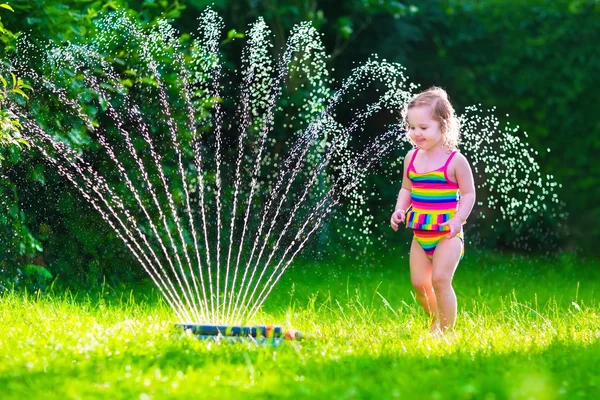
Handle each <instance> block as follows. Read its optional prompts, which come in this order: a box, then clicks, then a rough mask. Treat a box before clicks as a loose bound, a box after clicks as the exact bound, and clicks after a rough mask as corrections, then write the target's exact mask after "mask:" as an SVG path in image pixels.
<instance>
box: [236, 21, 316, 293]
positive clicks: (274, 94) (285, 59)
mask: <svg viewBox="0 0 600 400" xmlns="http://www.w3.org/2000/svg"><path fill="white" fill-rule="evenodd" d="M307 27H308V28H312V27H311V26H310V25H309V24H306V23H305V24H300V25H299V26H296V27H294V29H295V31H292V34H291V36H290V38H289V40H288V44H287V46H286V49H285V52H284V54H283V56H282V57H281V59H280V60H279V63H278V64H279V65H278V68H277V75H276V78H275V81H274V85H273V86H272V87H271V91H270V95H269V101H268V105H267V112H266V118H265V121H264V124H263V129H262V132H261V138H260V147H259V150H258V154H257V157H256V161H255V163H254V168H253V172H252V179H251V183H250V194H249V196H248V204H247V207H246V213H245V217H244V227H243V230H242V236H241V239H240V243H239V248H238V255H237V260H236V266H235V273H234V277H233V283H232V288H234V287H235V282H236V279H237V271H238V270H239V264H240V259H241V255H242V248H243V245H244V240H245V236H246V230H247V227H248V217H249V215H250V210H251V207H252V200H253V197H254V192H255V190H256V183H257V182H258V174H259V171H260V166H261V162H262V155H263V151H264V145H265V142H266V138H267V135H268V133H269V132H270V131H271V129H272V124H273V120H274V112H273V110H274V108H275V103H276V100H277V98H278V97H279V94H280V92H281V88H280V82H281V81H282V80H283V77H284V75H285V74H286V73H287V66H288V65H289V63H290V60H291V58H292V54H293V53H294V52H295V51H296V50H297V48H296V47H297V45H298V43H296V41H297V40H299V39H298V37H297V36H300V34H299V33H298V32H301V31H302V29H307Z"/></svg>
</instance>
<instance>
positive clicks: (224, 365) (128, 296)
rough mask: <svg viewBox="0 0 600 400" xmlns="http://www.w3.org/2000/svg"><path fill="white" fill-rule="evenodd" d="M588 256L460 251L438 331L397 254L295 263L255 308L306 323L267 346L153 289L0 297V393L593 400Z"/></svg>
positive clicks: (598, 274) (596, 382) (595, 379)
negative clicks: (183, 320) (211, 329)
mask: <svg viewBox="0 0 600 400" xmlns="http://www.w3.org/2000/svg"><path fill="white" fill-rule="evenodd" d="M599 266H600V265H599V263H598V261H593V262H590V261H584V260H580V259H576V258H573V257H562V258H560V259H552V260H549V259H543V258H535V257H523V256H516V255H502V254H495V253H477V252H475V251H471V252H470V253H469V254H468V256H467V257H466V258H465V260H464V261H463V262H462V263H461V266H460V267H459V270H458V271H457V274H456V278H455V289H456V292H457V296H458V301H459V316H458V324H457V327H456V330H455V332H454V333H453V334H451V335H447V336H445V337H441V338H440V337H435V336H432V335H430V334H429V333H428V331H427V320H426V317H425V315H424V314H423V313H422V312H421V310H420V309H419V307H418V306H417V303H416V301H415V300H414V297H413V295H412V292H411V287H410V282H409V277H408V271H407V259H406V258H397V259H385V260H382V261H378V262H369V263H367V262H365V261H357V260H339V261H337V262H325V261H320V262H313V263H307V262H304V263H298V265H296V266H295V267H294V268H293V269H291V270H290V271H288V272H287V273H286V275H284V278H283V279H282V281H281V282H279V284H278V285H277V287H276V289H275V291H274V292H273V294H272V296H271V297H270V298H269V299H268V300H267V302H266V304H265V307H264V309H263V314H262V315H260V316H259V319H258V320H257V323H276V324H279V325H283V326H284V327H285V328H295V329H298V330H300V331H302V332H305V333H306V336H307V338H306V339H305V340H304V341H302V342H286V343H284V344H282V345H281V346H279V347H272V346H260V345H256V344H253V343H236V344H230V343H213V342H208V341H200V340H197V339H195V338H193V337H190V336H187V335H185V334H182V333H180V332H178V331H176V330H175V329H174V328H173V323H174V322H177V321H175V320H174V317H173V314H172V313H171V311H170V310H169V309H168V307H166V306H165V305H164V303H163V302H162V301H161V300H160V297H159V295H158V294H157V292H156V291H155V290H153V289H152V288H151V287H150V286H144V285H140V286H139V287H136V288H128V289H126V288H112V287H108V286H104V287H102V288H101V289H99V290H96V291H94V292H91V293H84V292H77V293H75V292H68V293H64V292H63V293H54V292H49V293H46V294H41V295H40V294H31V293H29V294H24V293H4V294H2V295H0V296H1V297H0V321H1V323H0V398H2V399H13V398H14V399H17V398H18V399H22V398H43V399H52V398H57V399H65V398H73V399H77V398H80V399H90V398H111V399H112V398H127V399H138V398H139V399H150V398H157V399H164V398H184V397H186V398H188V397H189V396H198V397H200V396H201V397H200V398H207V399H211V398H288V397H294V398H324V399H329V398H343V399H352V398H378V399H380V398H381V399H386V398H407V399H567V398H591V399H593V398H598V396H599V394H600V374H599V365H600V308H599V305H598V301H597V299H595V297H596V296H597V294H598V293H600V269H599V268H598V267H599Z"/></svg>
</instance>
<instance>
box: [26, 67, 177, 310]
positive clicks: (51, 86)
mask: <svg viewBox="0 0 600 400" xmlns="http://www.w3.org/2000/svg"><path fill="white" fill-rule="evenodd" d="M26 75H27V76H29V77H30V78H32V79H34V80H36V81H38V82H41V83H42V85H43V86H45V87H47V88H49V89H50V90H51V91H52V92H53V93H55V94H56V95H57V96H58V97H59V99H60V100H61V101H62V103H63V104H66V105H69V106H70V107H71V108H72V109H73V110H74V111H75V112H76V114H77V115H78V117H79V118H80V119H81V120H82V121H83V122H84V123H85V124H86V126H87V128H88V130H89V131H90V132H95V131H96V129H95V127H94V126H93V123H92V121H91V120H90V119H89V117H88V116H87V115H86V114H85V113H83V111H82V110H81V107H80V106H79V105H78V104H77V103H75V102H74V101H72V100H70V99H68V98H67V97H66V95H65V92H64V91H63V90H60V89H58V88H56V87H55V85H54V84H53V83H52V82H50V81H49V80H48V79H46V78H45V77H40V76H39V75H37V74H36V73H34V72H33V71H31V70H27V71H26ZM98 91H99V92H101V93H102V91H101V90H99V88H98ZM109 104H110V103H109ZM22 119H24V120H27V118H26V117H25V116H22ZM37 130H38V133H39V134H41V135H45V134H44V132H43V130H42V128H41V127H39V126H37ZM99 136H100V137H102V135H101V134H100V135H99ZM48 137H49V136H48ZM52 142H53V143H54V144H53V146H54V147H55V148H56V146H61V144H59V143H57V142H55V141H52ZM106 145H107V143H106V142H105V141H104V143H103V146H106ZM61 149H62V150H61V151H62V152H64V153H69V154H70V155H71V156H73V157H75V158H76V159H77V160H78V161H79V162H80V163H81V164H83V165H85V166H86V168H87V170H88V172H89V173H90V175H92V176H94V181H96V182H102V183H103V186H104V190H106V191H107V192H108V193H109V195H110V196H111V198H113V199H116V200H117V205H118V206H119V208H121V209H122V211H123V212H124V213H126V214H128V212H127V211H126V210H125V208H124V206H123V203H122V201H121V200H120V198H119V197H118V196H117V195H116V194H114V193H113V192H112V190H111V189H110V187H109V186H108V185H107V184H106V181H105V180H104V179H103V178H101V177H99V176H98V175H97V173H96V172H95V171H94V170H93V169H92V168H91V166H90V165H89V164H87V163H86V162H85V161H84V160H83V159H82V158H81V157H80V156H79V155H78V154H76V153H74V152H73V151H71V150H70V149H69V148H68V147H66V146H64V145H62V146H61ZM109 150H110V151H109V154H110V153H111V152H112V148H111V149H109ZM113 159H115V157H114V156H113ZM119 168H120V171H121V172H122V176H126V174H125V173H124V170H123V168H122V166H120V165H119ZM76 170H77V168H76ZM84 178H85V177H84ZM86 182H87V184H88V186H91V185H92V184H91V183H90V181H89V180H86ZM128 186H129V187H130V189H131V188H132V187H133V186H132V185H131V182H129V183H128ZM134 195H135V196H136V198H137V199H138V201H139V197H137V192H135V189H134ZM139 203H140V205H142V204H141V202H139ZM142 207H143V205H142ZM144 211H145V210H144ZM148 218H149V217H148ZM149 220H150V218H149ZM150 221H151V220H150ZM134 226H135V227H136V231H137V232H138V235H140V237H141V238H142V240H143V241H144V243H145V244H146V246H147V247H148V249H149V250H150V251H151V252H152V255H153V257H154V259H155V261H156V262H157V264H158V265H159V268H160V270H161V271H163V268H162V265H161V263H160V261H159V259H158V257H157V256H156V254H155V253H154V250H153V249H152V247H151V246H150V244H149V243H148V241H147V239H146V237H145V235H144V234H143V233H142V232H141V231H140V230H139V227H138V226H137V224H134ZM158 237H159V236H158ZM159 240H160V237H159ZM165 255H167V254H166V252H165ZM167 259H169V258H168V255H167ZM150 265H152V264H150ZM155 272H156V271H155ZM163 272H164V271H163ZM158 276H159V277H160V278H161V282H162V283H163V284H164V281H163V280H162V276H161V275H158ZM167 280H169V279H168V277H167ZM169 284H170V286H171V288H172V290H173V291H174V293H175V294H176V297H177V299H178V301H179V302H181V298H179V295H177V292H176V290H175V288H174V287H173V285H172V284H171V281H170V280H169ZM158 286H159V287H160V285H158ZM165 287H166V288H167V289H168V286H167V285H165ZM180 287H181V288H182V289H183V287H182V286H181V285H180ZM161 291H162V290H161ZM181 304H183V303H181Z"/></svg>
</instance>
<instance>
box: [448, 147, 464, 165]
mask: <svg viewBox="0 0 600 400" xmlns="http://www.w3.org/2000/svg"><path fill="white" fill-rule="evenodd" d="M464 166H466V167H469V160H467V157H465V156H464V154H463V153H461V152H460V151H458V150H456V154H454V156H453V157H452V160H450V163H448V167H449V168H460V167H464Z"/></svg>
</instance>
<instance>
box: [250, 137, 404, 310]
mask: <svg viewBox="0 0 600 400" xmlns="http://www.w3.org/2000/svg"><path fill="white" fill-rule="evenodd" d="M397 134H398V129H397V127H396V128H393V129H392V130H390V131H388V132H386V133H385V134H384V135H382V136H381V137H378V138H377V139H375V141H374V143H372V145H371V146H369V147H368V148H367V149H365V150H364V151H363V153H362V154H361V155H360V157H358V158H357V159H356V160H354V162H353V164H355V165H354V166H353V167H351V170H354V169H355V166H356V165H357V164H358V162H359V161H360V160H362V159H365V158H366V159H368V162H367V163H366V165H365V166H364V167H363V168H362V171H361V172H360V173H358V174H355V175H354V176H353V179H352V180H351V181H350V182H349V183H348V184H347V185H346V186H345V187H344V188H343V189H342V190H340V191H337V193H336V187H337V186H336V185H335V184H334V185H333V187H332V188H331V189H330V190H329V191H328V192H327V194H326V196H324V197H323V199H322V200H321V201H320V203H319V204H318V205H317V206H316V207H315V209H314V211H313V212H312V213H311V214H310V216H309V217H308V218H307V219H306V221H305V222H304V224H303V225H302V227H301V228H300V230H299V231H298V233H297V234H296V236H295V238H294V240H292V242H291V243H290V245H289V246H288V248H287V249H286V250H285V253H284V255H283V256H282V257H281V259H280V261H279V263H278V265H277V267H276V268H275V269H274V270H273V273H272V274H271V276H270V277H269V279H268V281H267V282H266V284H265V286H264V287H263V290H262V291H261V293H260V294H259V295H258V300H257V301H256V302H255V303H254V305H253V306H252V308H251V309H250V312H249V313H248V319H249V320H251V319H252V318H253V317H254V315H255V314H256V312H257V311H258V309H259V308H260V306H261V305H262V304H263V303H264V301H265V300H266V298H267V297H268V295H269V294H270V293H271V291H272V290H273V287H274V286H275V284H276V283H277V281H278V280H279V278H280V277H281V276H282V275H283V272H285V269H287V267H288V266H289V265H290V264H291V263H292V261H293V260H294V258H295V256H296V255H297V254H298V253H299V252H300V251H301V250H302V248H303V247H304V245H305V244H306V242H307V241H308V239H309V238H310V236H311V235H312V234H313V233H314V232H315V231H316V229H318V227H319V226H320V225H321V223H322V221H323V219H324V218H325V217H326V216H327V215H328V214H329V213H330V212H331V211H332V210H333V208H334V207H335V206H336V205H337V204H338V203H339V201H340V198H341V196H342V195H343V194H344V193H345V192H347V191H348V190H350V189H351V188H352V187H354V186H355V185H356V184H358V182H359V181H360V178H361V177H362V176H364V174H365V172H366V171H368V170H369V168H370V167H371V165H372V164H373V163H374V161H375V160H376V159H378V158H379V157H381V156H382V155H383V154H385V153H386V152H388V151H389V149H390V148H392V146H393V144H394V143H393V142H391V141H390V142H387V143H386V142H385V139H387V137H389V136H396V137H398V135H397ZM381 142H383V144H382V143H381ZM374 148H376V149H378V151H377V152H378V153H379V154H378V155H377V157H369V156H370V155H371V153H372V149H374ZM340 180H341V178H340ZM338 182H339V180H338ZM334 194H335V195H337V197H334ZM329 199H331V203H330V205H329V206H328V207H327V208H326V212H324V213H322V214H321V215H319V214H318V210H319V209H320V208H321V207H322V205H323V204H325V203H326V201H327V200H329ZM316 215H319V217H318V219H317V222H316V223H315V225H314V226H313V228H312V229H311V230H310V231H309V233H308V234H307V235H306V237H305V238H304V239H303V240H302V242H301V243H300V245H299V246H298V248H297V249H296V251H295V252H294V253H293V255H292V257H291V258H290V260H289V261H288V262H287V263H286V264H285V267H284V268H283V269H282V270H281V272H280V273H279V275H278V276H277V278H276V279H275V281H274V282H273V283H272V284H271V285H270V286H269V283H270V282H271V280H272V278H273V277H274V276H275V273H276V272H277V271H278V270H279V269H280V266H281V264H282V263H283V261H284V260H285V257H286V255H287V253H288V252H289V251H290V249H292V248H293V246H294V245H295V243H296V242H297V241H298V240H299V239H300V238H301V235H302V233H303V232H304V230H305V229H306V227H307V226H308V224H309V223H310V222H311V221H312V219H313V218H314V217H315V216H316ZM267 288H268V289H267ZM265 291H266V293H264V292H265ZM263 293H264V295H263ZM252 297H253V296H251V297H250V298H252Z"/></svg>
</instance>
